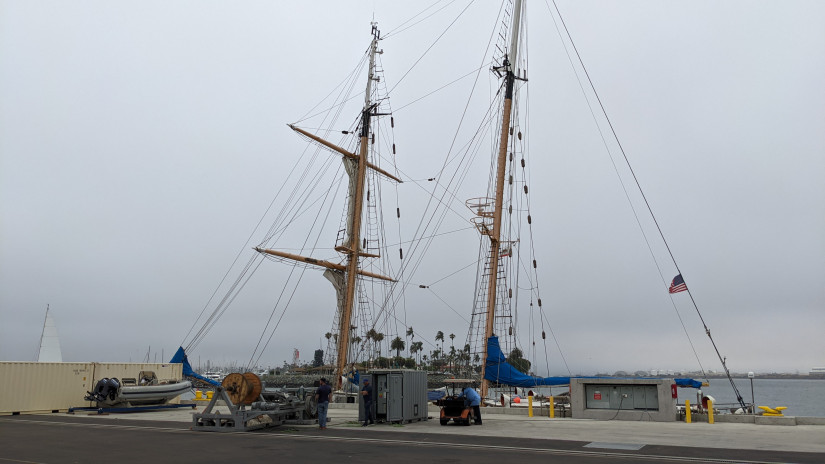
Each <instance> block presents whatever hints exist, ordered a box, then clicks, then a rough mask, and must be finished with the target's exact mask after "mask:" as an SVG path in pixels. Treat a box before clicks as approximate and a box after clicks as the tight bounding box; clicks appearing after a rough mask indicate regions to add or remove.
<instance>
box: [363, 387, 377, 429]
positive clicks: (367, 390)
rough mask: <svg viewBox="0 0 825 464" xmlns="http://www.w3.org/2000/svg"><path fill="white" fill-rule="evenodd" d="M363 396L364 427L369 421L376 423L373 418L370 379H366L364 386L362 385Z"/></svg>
mask: <svg viewBox="0 0 825 464" xmlns="http://www.w3.org/2000/svg"><path fill="white" fill-rule="evenodd" d="M361 396H362V397H363V398H364V425H363V427H366V426H367V422H369V423H370V424H374V423H375V421H373V420H372V385H370V379H364V386H363V387H361Z"/></svg>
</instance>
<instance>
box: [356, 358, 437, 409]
mask: <svg viewBox="0 0 825 464" xmlns="http://www.w3.org/2000/svg"><path fill="white" fill-rule="evenodd" d="M365 378H368V379H370V384H371V385H372V395H373V401H372V406H373V417H375V420H377V421H386V422H412V421H420V420H427V372H426V371H416V370H412V369H376V370H373V371H370V372H369V373H368V374H366V375H363V376H361V379H362V386H363V379H365ZM358 405H359V406H358V420H360V421H362V422H363V421H364V398H363V397H362V396H360V395H359V396H358Z"/></svg>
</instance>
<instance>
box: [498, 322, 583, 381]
mask: <svg viewBox="0 0 825 464" xmlns="http://www.w3.org/2000/svg"><path fill="white" fill-rule="evenodd" d="M484 367H485V368H484V378H485V379H487V380H489V381H490V382H494V383H498V384H502V385H510V386H513V387H539V386H552V385H569V384H570V377H533V376H531V375H527V374H524V373H522V372H520V371H519V370H518V369H516V368H515V367H513V366H512V365H510V363H508V362H507V358H506V357H504V353H502V352H501V346H500V345H499V344H498V337H496V336H495V335H494V336H492V337H490V338H488V339H487V361H486V363H485V364H484Z"/></svg>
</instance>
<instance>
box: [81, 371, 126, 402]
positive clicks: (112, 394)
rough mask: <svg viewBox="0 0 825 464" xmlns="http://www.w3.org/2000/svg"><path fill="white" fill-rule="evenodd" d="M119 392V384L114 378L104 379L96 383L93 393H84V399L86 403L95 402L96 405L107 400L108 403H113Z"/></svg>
mask: <svg viewBox="0 0 825 464" xmlns="http://www.w3.org/2000/svg"><path fill="white" fill-rule="evenodd" d="M119 392H120V382H119V381H118V380H117V379H116V378H115V377H112V378H105V377H104V378H102V379H100V380H98V381H97V384H95V388H94V390H93V391H91V392H86V396H85V398H84V399H85V400H86V401H97V402H98V403H102V402H104V401H106V400H107V399H108V400H109V401H114V400H115V398H117V395H118V393H119Z"/></svg>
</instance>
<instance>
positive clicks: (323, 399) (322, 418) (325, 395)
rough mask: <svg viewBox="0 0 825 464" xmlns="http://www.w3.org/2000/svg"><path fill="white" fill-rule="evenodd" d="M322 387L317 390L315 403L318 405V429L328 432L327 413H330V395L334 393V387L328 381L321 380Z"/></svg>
mask: <svg viewBox="0 0 825 464" xmlns="http://www.w3.org/2000/svg"><path fill="white" fill-rule="evenodd" d="M320 384H321V385H320V386H319V387H318V389H317V390H315V401H316V402H317V404H318V428H319V429H321V430H326V428H327V411H329V395H330V394H331V393H332V387H330V386H329V385H328V384H327V379H325V378H323V377H322V378H321V381H320Z"/></svg>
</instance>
